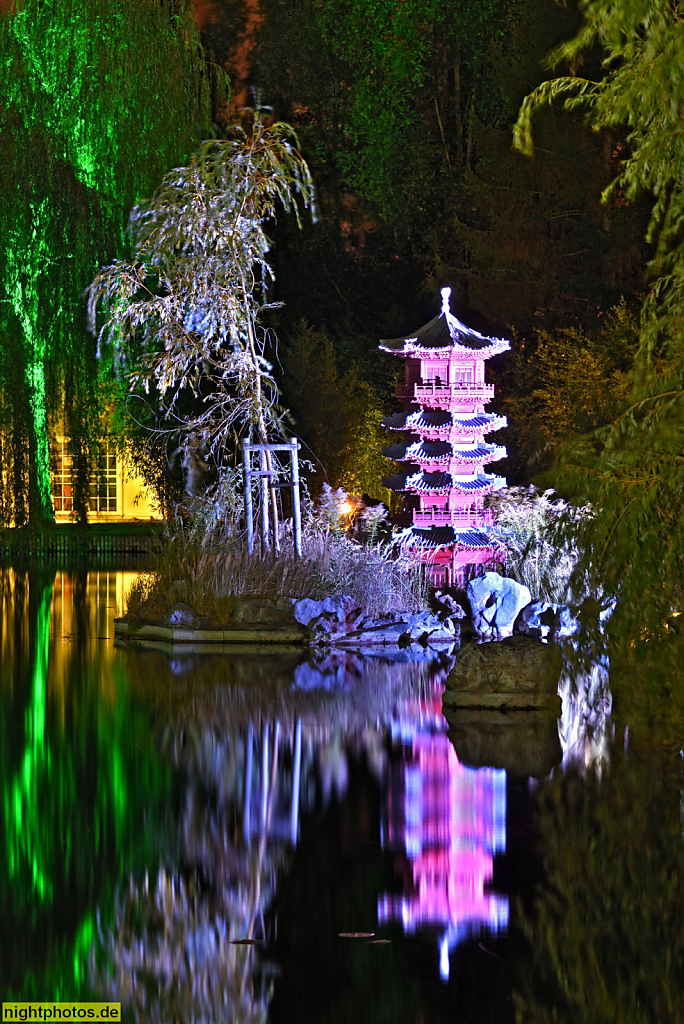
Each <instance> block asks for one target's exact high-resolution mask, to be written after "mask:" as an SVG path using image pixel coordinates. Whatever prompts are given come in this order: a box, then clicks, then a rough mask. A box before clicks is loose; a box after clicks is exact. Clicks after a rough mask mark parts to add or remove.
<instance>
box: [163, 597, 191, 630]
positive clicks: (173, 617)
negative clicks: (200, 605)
mask: <svg viewBox="0 0 684 1024" xmlns="http://www.w3.org/2000/svg"><path fill="white" fill-rule="evenodd" d="M196 622H197V612H196V611H195V610H194V608H191V607H190V605H189V604H183V602H182V601H176V603H175V604H173V605H171V607H170V608H169V610H168V611H167V613H166V615H165V616H164V625H165V626H192V625H195V624H196Z"/></svg>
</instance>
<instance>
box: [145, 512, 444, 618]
mask: <svg viewBox="0 0 684 1024" xmlns="http://www.w3.org/2000/svg"><path fill="white" fill-rule="evenodd" d="M284 532H285V531H284ZM218 537H219V535H218V534H217V532H216V531H215V530H213V529H210V530H205V528H204V526H203V524H202V522H201V521H199V522H195V523H194V524H192V523H191V524H186V523H183V522H182V521H180V520H179V521H178V522H177V523H175V524H171V525H169V526H168V527H167V530H166V534H165V538H164V541H163V545H162V550H161V552H160V553H159V554H158V556H157V558H156V560H155V565H154V568H153V570H152V571H151V572H150V573H149V574H147V575H146V576H143V577H141V579H140V581H139V582H138V584H137V585H136V587H135V589H134V590H132V591H131V592H130V594H129V597H128V607H127V611H128V614H129V615H130V614H135V613H137V612H138V610H139V609H140V607H141V605H142V603H143V601H145V602H147V603H148V604H147V607H148V609H149V610H150V611H151V612H152V617H154V618H157V617H158V618H161V617H163V615H164V613H165V612H166V611H167V610H168V609H169V608H170V607H171V605H172V604H173V603H174V602H177V601H182V602H184V603H186V604H188V605H190V607H192V608H193V609H194V610H195V611H196V612H197V613H198V614H199V615H203V616H207V617H209V618H210V619H211V620H212V621H215V622H220V621H221V620H222V618H225V616H226V614H227V613H228V612H229V610H230V608H231V607H232V605H233V604H234V599H235V598H237V597H261V598H271V599H276V598H278V597H292V598H297V599H299V598H303V597H311V598H314V599H315V600H321V599H323V598H325V597H332V596H339V595H342V594H348V595H349V596H350V597H352V598H353V599H354V601H355V602H356V603H357V605H358V607H360V608H363V609H365V610H366V612H367V613H368V614H370V615H374V616H379V615H384V614H387V613H388V612H391V611H398V610H400V611H414V610H417V609H419V608H421V607H423V606H424V605H425V596H426V587H425V580H424V577H423V575H422V574H421V573H420V571H419V569H418V568H417V567H411V566H409V565H407V564H406V563H405V562H404V561H402V560H401V559H399V560H397V559H395V558H394V557H393V555H392V552H391V548H390V546H389V545H385V544H381V543H376V544H371V545H366V546H364V545H361V544H359V543H357V542H356V541H354V540H351V539H349V538H348V537H347V536H346V535H345V534H344V533H342V532H340V531H335V530H333V529H320V530H318V529H316V530H314V529H311V530H306V531H305V533H304V536H303V543H302V548H303V552H302V553H303V557H302V558H301V559H297V558H295V556H294V551H293V547H292V545H291V544H290V543H288V539H287V537H283V541H282V544H281V551H280V553H279V554H277V555H275V554H273V553H271V552H267V553H266V554H265V555H264V556H263V557H262V556H261V555H259V554H256V553H255V554H253V555H250V554H249V552H248V550H247V545H246V544H245V542H244V540H243V539H242V538H241V537H240V536H239V535H236V534H233V535H228V536H222V537H221V542H220V543H217V539H218Z"/></svg>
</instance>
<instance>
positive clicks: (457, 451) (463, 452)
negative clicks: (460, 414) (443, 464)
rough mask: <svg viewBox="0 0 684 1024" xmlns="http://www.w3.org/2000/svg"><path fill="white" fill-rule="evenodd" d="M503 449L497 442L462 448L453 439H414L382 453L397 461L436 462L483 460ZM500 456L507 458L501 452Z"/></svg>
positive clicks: (491, 457)
mask: <svg viewBox="0 0 684 1024" xmlns="http://www.w3.org/2000/svg"><path fill="white" fill-rule="evenodd" d="M497 451H499V452H501V451H502V449H501V448H500V447H499V446H498V445H495V444H481V445H478V446H477V447H476V448H460V447H458V445H454V444H452V442H451V441H422V440H418V441H414V442H413V443H409V444H393V445H391V446H390V447H389V448H383V450H382V453H383V455H385V456H386V457H387V458H388V459H394V460H395V461H396V462H416V461H418V462H425V461H427V462H430V461H432V462H436V461H440V460H443V459H458V460H459V461H460V462H483V461H484V460H485V459H493V457H494V456H495V455H496V453H497ZM498 458H501V459H503V458H505V456H504V455H501V454H499V456H498Z"/></svg>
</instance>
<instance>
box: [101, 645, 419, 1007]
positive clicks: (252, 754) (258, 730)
mask: <svg viewBox="0 0 684 1024" xmlns="http://www.w3.org/2000/svg"><path fill="white" fill-rule="evenodd" d="M236 660H238V659H231V661H232V662H233V663H232V664H228V663H227V662H226V660H225V659H223V660H219V659H211V660H210V661H209V660H207V661H205V660H201V661H199V662H198V663H197V669H198V671H197V673H195V672H194V671H193V674H192V687H191V688H190V687H188V680H187V679H186V680H184V681H183V682H184V685H183V686H182V687H179V689H178V691H177V692H174V691H173V690H172V691H171V692H170V693H169V691H168V690H167V692H166V695H165V696H164V695H162V694H161V693H158V692H155V689H156V686H157V685H158V684H159V683H161V684H162V685H164V686H167V687H168V684H169V682H170V681H171V680H172V679H173V678H174V677H173V676H171V674H170V673H169V667H168V664H167V663H166V659H163V658H149V657H148V658H147V659H141V661H140V662H138V663H137V669H138V672H139V675H138V676H137V678H136V684H138V685H140V687H141V688H144V689H145V692H146V695H147V697H148V698H149V699H151V700H152V702H153V705H154V707H155V714H156V715H157V716H158V718H159V732H160V735H161V743H162V746H163V748H164V750H165V751H166V753H167V754H168V755H169V757H170V758H171V759H172V760H173V762H174V763H175V764H176V765H177V767H178V768H180V769H181V771H182V772H183V774H184V777H185V786H184V802H183V808H182V812H181V817H180V835H181V863H180V870H179V871H175V872H171V871H169V870H168V869H163V870H161V871H160V873H159V875H158V876H157V878H156V880H153V881H152V882H150V883H149V884H148V883H145V884H142V885H140V884H136V883H134V882H131V883H130V884H129V886H128V888H127V889H126V890H125V891H124V890H122V892H121V894H120V897H119V900H118V902H117V912H116V920H115V924H114V926H113V927H112V928H111V929H110V930H109V931H108V933H107V934H106V935H104V936H103V945H104V948H105V950H106V953H107V957H106V960H107V962H108V966H107V968H106V970H105V969H101V970H99V971H98V972H97V974H96V975H95V976H94V979H93V980H94V987H95V988H96V989H97V990H98V991H102V992H105V993H106V994H107V995H108V996H110V997H111V998H117V999H119V998H120V999H121V1001H122V1003H124V1005H126V1006H128V1007H129V1008H130V1009H131V1010H132V1011H133V1013H134V1016H135V1019H136V1020H141V1021H142V1020H145V1021H156V1020H159V1021H175V1020H178V1021H181V1020H190V1019H192V1020H214V1019H221V1020H231V1021H233V1020H234V1021H249V1022H252V1021H254V1022H256V1021H265V1020H266V1018H267V1015H268V1005H269V1001H270V998H271V993H272V969H271V968H269V965H268V964H265V963H264V962H263V960H262V957H261V955H260V946H261V944H262V942H263V941H266V942H268V941H270V939H271V938H272V936H271V935H270V934H269V931H268V927H269V926H268V921H269V919H270V918H269V915H268V913H267V911H268V909H269V907H270V905H271V903H272V900H273V897H274V894H275V889H276V882H277V880H278V877H279V875H281V873H282V872H284V871H286V870H287V868H288V865H289V862H290V861H291V858H292V851H293V847H294V845H295V844H296V842H297V839H298V836H299V830H300V817H301V816H304V815H307V814H309V813H311V812H312V811H313V810H314V809H315V808H316V807H320V806H321V805H323V806H326V805H327V804H328V803H329V802H330V801H331V800H333V799H334V798H337V799H339V798H340V797H341V796H342V795H343V794H344V791H345V789H346V784H347V758H348V757H349V756H355V757H357V756H363V757H364V758H365V760H366V763H367V765H368V767H369V768H370V771H371V773H372V774H374V775H375V776H376V778H378V779H379V778H381V777H382V775H383V773H384V771H385V763H386V753H385V747H384V736H385V722H384V721H383V718H382V715H381V714H379V713H378V709H379V707H380V706H382V711H383V713H384V714H386V715H389V716H391V715H394V714H397V715H402V714H403V715H406V716H408V715H411V716H413V715H415V714H416V711H417V705H416V702H417V700H419V699H420V698H421V696H423V697H424V696H425V695H426V694H427V693H428V692H429V689H430V684H429V682H428V679H429V676H430V673H429V671H428V667H427V666H425V665H416V664H412V665H409V664H397V665H392V664H390V663H388V662H387V661H386V660H384V659H371V662H370V664H368V663H362V662H361V661H360V660H359V659H358V658H357V659H355V658H354V657H352V656H342V658H341V659H340V658H336V663H335V665H334V666H332V668H333V670H334V673H335V678H336V679H337V681H338V683H339V684H340V689H339V692H338V693H337V694H336V696H333V697H331V694H330V693H327V694H324V695H322V694H321V693H319V692H313V691H307V692H304V693H297V692H296V691H293V684H292V680H293V672H292V670H290V671H289V672H287V670H286V669H283V671H282V672H279V671H278V667H277V665H276V666H275V667H274V666H273V662H271V673H272V674H271V675H270V677H269V678H267V679H266V680H264V679H263V677H262V675H261V673H262V669H263V668H264V667H265V664H264V662H263V659H262V661H261V662H260V661H259V660H258V659H256V660H255V659H254V657H252V656H249V655H248V656H247V657H246V658H245V660H244V661H243V663H242V665H240V664H239V663H238V664H237V665H236V664H235V661H236ZM274 660H275V659H274ZM341 661H342V662H343V663H344V665H346V668H347V672H346V675H345V673H341V672H340V671H339V670H340V662H341ZM133 665H134V666H135V665H136V663H135V662H133ZM250 665H251V666H252V669H253V675H252V680H253V684H252V686H249V675H250V671H249V667H250ZM151 666H156V668H157V676H156V681H155V679H154V678H153V676H152V673H151V672H150V668H151ZM216 668H220V669H221V670H222V671H223V672H224V673H225V675H224V679H223V683H224V685H223V686H221V685H220V681H219V682H218V685H217V680H216V677H215V674H214V671H211V670H213V669H216ZM134 671H135V668H134ZM205 672H206V675H205ZM226 677H227V678H226ZM257 683H258V685H257ZM263 684H265V685H263ZM381 684H383V685H381ZM383 687H384V690H383ZM190 691H191V692H190ZM373 691H376V693H377V694H378V695H377V696H376V697H375V700H373V699H371V694H372V693H373ZM380 691H383V692H382V695H380ZM364 701H365V714H364Z"/></svg>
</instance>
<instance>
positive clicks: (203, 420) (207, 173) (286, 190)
mask: <svg viewBox="0 0 684 1024" xmlns="http://www.w3.org/2000/svg"><path fill="white" fill-rule="evenodd" d="M313 202H314V199H313V185H312V181H311V175H310V173H309V169H308V167H307V164H306V161H305V160H304V158H303V157H302V155H301V153H300V152H299V148H298V142H297V138H296V136H295V134H294V132H293V130H292V129H291V128H290V126H289V125H287V124H283V123H270V124H269V123H268V119H267V118H265V116H264V109H263V108H260V107H257V109H255V110H248V111H245V112H244V116H243V119H242V121H241V123H239V124H235V125H234V126H233V127H232V129H231V131H230V134H229V136H228V138H226V139H222V140H212V141H209V142H204V143H203V144H202V145H201V146H200V148H199V150H198V151H197V152H196V153H195V154H194V156H193V157H192V159H191V160H190V162H189V164H187V166H185V167H178V168H175V169H174V170H172V171H169V173H168V174H167V175H166V176H165V177H164V179H163V181H162V183H161V185H160V186H159V188H158V189H157V191H156V192H155V193H154V195H153V196H152V198H151V199H150V200H148V201H147V202H144V203H141V204H140V205H139V206H137V207H135V209H134V210H133V212H132V214H131V220H130V227H129V230H130V233H131V237H132V241H133V245H134V256H133V260H132V261H131V262H127V261H125V260H118V261H116V262H115V263H112V264H110V265H109V266H107V267H104V268H103V269H102V270H101V271H100V273H99V274H98V275H97V277H96V278H95V280H94V281H93V282H92V284H91V285H90V287H89V289H88V318H89V327H90V329H91V331H92V332H93V333H94V334H95V335H96V336H97V340H98V350H99V351H100V352H104V351H105V349H107V350H109V352H110V354H111V356H112V357H113V361H114V363H115V365H116V366H117V367H118V368H119V372H123V373H125V374H126V375H127V376H128V379H129V382H130V387H131V390H136V389H139V388H140V387H142V388H143V389H144V390H145V391H146V392H148V393H149V392H150V391H152V392H153V393H154V394H155V396H156V397H157V398H158V400H159V402H160V403H161V405H162V411H163V414H164V417H165V418H166V419H167V421H170V422H171V423H172V424H175V427H176V428H177V430H178V434H179V436H180V446H179V447H180V449H181V452H182V454H183V457H184V459H185V460H186V461H187V459H188V458H190V457H191V456H193V453H196V452H197V451H202V452H203V453H205V455H208V456H211V457H212V459H213V461H214V462H215V463H216V464H217V465H218V466H221V465H224V464H225V453H226V450H227V447H228V444H229V441H230V440H231V438H232V439H234V438H235V437H236V436H239V435H240V434H241V433H243V432H244V431H246V430H248V429H252V428H253V429H254V430H255V431H256V433H257V435H258V437H259V439H260V441H261V442H262V443H264V444H265V443H268V441H269V440H272V439H273V437H274V436H277V434H278V432H279V426H280V419H281V412H280V410H279V407H278V389H277V386H276V382H275V380H274V378H273V375H272V372H271V366H270V364H269V363H268V361H267V359H266V358H265V354H264V346H265V340H266V334H265V332H264V330H263V328H262V327H261V326H260V318H261V316H262V313H263V311H264V310H266V309H269V308H272V307H273V304H269V303H268V301H267V288H268V285H269V282H270V280H271V279H272V278H273V272H272V269H271V267H270V265H269V263H268V261H267V254H268V251H269V249H270V246H271V242H270V240H269V238H268V236H267V234H266V228H267V227H268V225H269V224H270V223H272V222H273V221H274V220H275V218H276V215H277V213H278V212H279V211H280V210H285V211H288V212H289V211H292V212H294V214H295V216H296V217H297V221H298V223H300V224H301V222H300V213H301V208H303V209H306V208H309V209H310V210H311V212H312V213H313ZM188 409H190V410H192V411H190V412H188Z"/></svg>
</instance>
